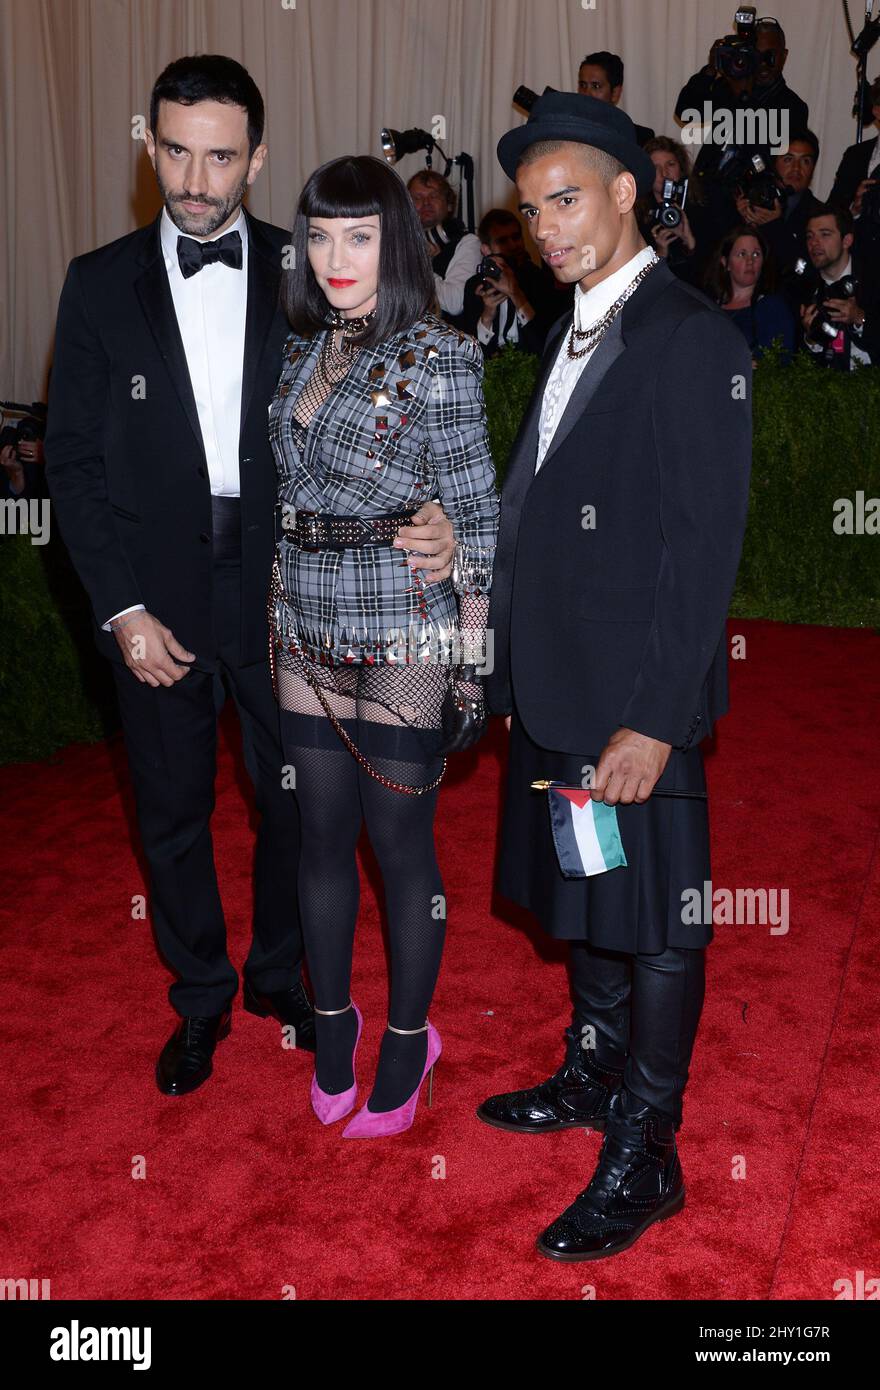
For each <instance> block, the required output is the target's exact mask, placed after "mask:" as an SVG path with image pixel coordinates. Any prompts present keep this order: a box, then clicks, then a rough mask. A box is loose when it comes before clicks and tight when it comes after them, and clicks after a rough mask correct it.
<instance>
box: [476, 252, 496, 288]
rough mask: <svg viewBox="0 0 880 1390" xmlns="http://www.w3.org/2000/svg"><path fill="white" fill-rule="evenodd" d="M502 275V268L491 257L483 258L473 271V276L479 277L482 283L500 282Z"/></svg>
mask: <svg viewBox="0 0 880 1390" xmlns="http://www.w3.org/2000/svg"><path fill="white" fill-rule="evenodd" d="M502 273H503V272H502V267H501V266H500V265H499V264H498V262H497V261H496V260H493V258H492V257H491V256H484V257H483V259H482V260H481V261H480V264H479V265H478V266H477V268H476V270H475V271H474V274H475V275H479V277H480V280H481V281H483V282H485V281H486V280H500V279H501V276H502Z"/></svg>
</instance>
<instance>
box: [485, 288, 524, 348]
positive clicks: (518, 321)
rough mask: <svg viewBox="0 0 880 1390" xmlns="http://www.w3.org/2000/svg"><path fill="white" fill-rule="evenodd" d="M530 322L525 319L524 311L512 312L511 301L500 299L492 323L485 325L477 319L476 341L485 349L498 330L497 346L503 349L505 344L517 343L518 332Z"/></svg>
mask: <svg viewBox="0 0 880 1390" xmlns="http://www.w3.org/2000/svg"><path fill="white" fill-rule="evenodd" d="M530 322H531V320H530V319H528V318H527V317H526V313H525V310H524V309H517V310H516V311H515V312H514V311H513V301H512V300H511V299H502V301H501V303H500V304H499V305H498V307H497V309H496V310H495V317H494V318H493V320H492V322H491V323H489V324H486V323H484V322H483V320H482V319H481V318H479V319H477V341H478V342H480V343H482V344H483V346H484V347H487V346H488V345H489V343H491V341H492V339H493V338H494V336H495V330H496V328H497V330H498V346H499V347H500V348H501V347H504V345H505V343H518V342H519V330H520V328H525V326H526V324H527V323H530Z"/></svg>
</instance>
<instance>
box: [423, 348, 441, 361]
mask: <svg viewBox="0 0 880 1390" xmlns="http://www.w3.org/2000/svg"><path fill="white" fill-rule="evenodd" d="M439 356H440V349H439V348H435V347H431V345H430V344H429V345H428V346H427V347H426V348H425V361H426V362H430V360H431V358H432V357H439Z"/></svg>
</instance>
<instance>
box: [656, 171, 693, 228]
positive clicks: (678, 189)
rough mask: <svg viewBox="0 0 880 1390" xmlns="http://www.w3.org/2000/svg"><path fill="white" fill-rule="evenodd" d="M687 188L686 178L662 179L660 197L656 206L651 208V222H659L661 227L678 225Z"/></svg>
mask: <svg viewBox="0 0 880 1390" xmlns="http://www.w3.org/2000/svg"><path fill="white" fill-rule="evenodd" d="M687 189H688V181H687V179H680V180H678V181H676V180H675V179H664V180H663V195H662V198H661V200H660V202H659V203H658V204H657V206H656V207H654V208H652V209H651V217H650V221H651V223H652V224H654V223H659V224H660V226H661V227H679V226H680V225H681V216H682V212H683V210H684V204H685V199H686V198H687Z"/></svg>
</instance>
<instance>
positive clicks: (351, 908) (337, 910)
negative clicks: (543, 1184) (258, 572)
mask: <svg viewBox="0 0 880 1390" xmlns="http://www.w3.org/2000/svg"><path fill="white" fill-rule="evenodd" d="M281 721H282V733H283V737H284V755H285V760H286V762H287V763H289V764H292V765H293V768H294V770H295V779H296V782H295V784H296V796H297V801H298V803H299V809H300V820H301V825H302V850H301V853H300V868H299V881H298V891H299V911H300V918H301V921H302V926H303V934H304V938H305V949H306V957H307V959H308V963H309V974H310V975H311V979H312V984H313V986H314V991H315V1006H316V1008H317V1009H325V1010H335V1009H345V1006H346V1005H347V1004H348V1001H349V998H350V989H351V962H352V949H353V946H354V932H355V924H356V922H357V914H358V901H359V895H360V886H359V881H358V870H357V862H356V859H355V849H356V846H357V842H358V837H359V835H360V830H361V824H362V822H366V827H367V833H368V835H369V837H370V844H371V845H372V848H373V852H374V854H375V856H376V859H377V860H378V863H379V868H380V870H381V872H382V881H383V884H384V887H385V905H386V910H387V916H388V932H389V940H390V948H391V989H390V1007H389V1011H388V1022H389V1024H391V1025H392V1026H393V1027H394V1028H400V1029H410V1030H413V1029H422V1028H423V1026H424V1024H425V1021H426V1019H427V1016H428V1008H429V1006H430V1003H431V999H432V996H433V993H434V986H435V984H436V982H437V975H438V973H439V970H440V959H441V956H442V953H443V941H444V937H445V933H446V905H445V900H444V897H443V883H442V880H441V878H440V870H439V868H438V866H437V856H436V853H435V848H434V813H435V811H436V806H437V790H436V789H435V790H434V791H431V792H427V793H425V794H424V795H423V796H409V795H407V794H405V793H403V792H398V791H393V790H391V789H389V788H387V787H384V786H382V784H381V783H380V782H377V781H376V780H375V779H374V778H372V777H370V775H369V774H368V773H367V772H365V771H364V770H363V769H362V768H361V767H360V766H359V765H358V763H357V761H356V759H355V758H354V757H353V756H352V754H351V753H349V752H348V750H347V749H345V748H344V747H343V746H342V744H341V742H340V741H339V739H338V736H337V735H336V734H335V733H334V732H333V731H332V729H330V728H329V725H328V724H327V721H326V720H325V721H323V722H324V725H325V726H326V727H327V732H328V738H327V740H325V741H327V742H328V743H329V740H331V739H332V740H335V744H331V746H327V747H319V748H315V747H306V746H303V744H302V743H299V744H298V743H297V741H296V740H297V738H298V737H299V738H302V736H303V732H304V731H305V729H306V727H307V726H309V725H311V726H312V727H314V721H313V720H311V719H309V718H308V716H303V715H297V714H291V713H289V712H287V711H285V710H282V712H281ZM403 732H404V733H408V732H409V731H403ZM389 737H391V734H390V731H389ZM361 746H364V745H361ZM407 747H408V748H409V749H410V751H411V749H412V744H411V743H410V744H409V745H406V743H405V741H402V742H401V749H405V748H407ZM365 751H366V752H367V756H368V758H369V761H370V763H371V765H372V766H373V767H374V768H376V770H377V771H378V772H381V773H383V774H384V775H385V776H386V777H390V778H392V779H393V780H395V781H398V782H402V783H405V784H407V785H416V786H417V785H420V784H424V783H425V782H428V781H430V780H432V778H433V777H434V776H436V773H437V772H438V771H439V765H438V766H432V765H431V764H430V763H428V764H425V765H424V766H423V767H421V768H419V767H416V766H414V764H413V763H412V762H411V761H407V762H403V761H402V760H401V758H400V756H399V755H398V756H397V757H389V756H387V755H386V756H381V757H380V756H377V754H376V753H375V752H374V751H372V749H369V750H367V749H366V748H365ZM315 1029H316V1058H315V1066H316V1071H317V1078H318V1085H319V1086H320V1087H321V1089H322V1090H324V1091H327V1092H328V1093H330V1094H331V1095H336V1094H338V1093H339V1092H340V1091H344V1090H347V1089H348V1087H349V1086H351V1085H352V1066H351V1055H352V1050H353V1047H354V1040H355V1034H356V1030H357V1020H356V1018H355V1015H354V1011H353V1010H351V1009H349V1010H348V1011H347V1012H344V1013H337V1014H333V1015H332V1016H331V1017H325V1016H324V1015H322V1014H320V1013H316V1015H315ZM427 1049H428V1035H427V1032H425V1031H422V1032H414V1033H412V1034H411V1035H410V1036H406V1037H405V1036H401V1035H400V1034H397V1033H391V1032H388V1031H387V1030H386V1032H385V1034H384V1036H383V1039H382V1045H381V1048H380V1053H379V1066H378V1070H377V1073H376V1079H375V1082H374V1085H373V1090H372V1093H371V1095H370V1099H369V1108H370V1109H371V1110H375V1111H382V1110H394V1109H396V1108H397V1106H399V1105H402V1104H403V1102H404V1101H405V1100H406V1099H407V1097H408V1096H409V1095H411V1094H412V1092H413V1091H414V1090H415V1088H416V1086H417V1085H418V1083H419V1080H420V1078H421V1075H422V1071H423V1069H424V1065H425V1059H426V1056H427Z"/></svg>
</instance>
